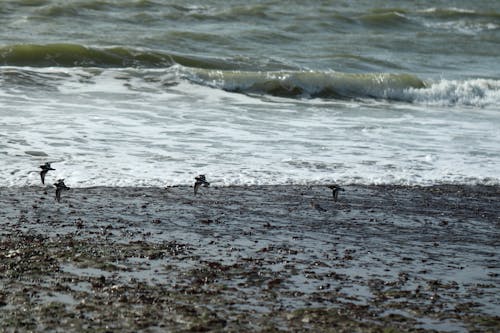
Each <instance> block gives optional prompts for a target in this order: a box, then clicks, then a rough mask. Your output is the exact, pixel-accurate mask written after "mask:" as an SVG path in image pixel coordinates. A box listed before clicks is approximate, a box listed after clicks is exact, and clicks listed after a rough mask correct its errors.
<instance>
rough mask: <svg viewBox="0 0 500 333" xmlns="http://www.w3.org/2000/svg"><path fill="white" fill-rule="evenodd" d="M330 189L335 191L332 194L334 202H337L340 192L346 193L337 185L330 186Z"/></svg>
mask: <svg viewBox="0 0 500 333" xmlns="http://www.w3.org/2000/svg"><path fill="white" fill-rule="evenodd" d="M328 188H329V189H331V190H332V191H333V192H332V194H333V201H335V202H337V199H338V197H339V192H340V191H342V192H344V191H345V190H344V189H343V188H342V187H340V186H338V185H336V184H333V185H329V186H328Z"/></svg>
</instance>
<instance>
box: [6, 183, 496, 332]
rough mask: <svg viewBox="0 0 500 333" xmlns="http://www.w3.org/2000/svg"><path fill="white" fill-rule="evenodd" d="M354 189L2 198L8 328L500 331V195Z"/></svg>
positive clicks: (38, 192)
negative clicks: (337, 194)
mask: <svg viewBox="0 0 500 333" xmlns="http://www.w3.org/2000/svg"><path fill="white" fill-rule="evenodd" d="M67 185H68V186H71V184H69V183H68V184H67ZM345 189H346V191H345V192H341V193H340V197H339V201H338V202H334V201H333V200H332V193H331V190H329V189H328V188H327V187H326V186H251V187H219V188H218V187H209V188H201V189H200V193H201V195H200V196H197V197H194V196H193V189H192V188H189V187H171V188H166V189H164V188H110V187H102V188H81V189H80V188H75V189H71V190H70V191H68V192H63V193H62V200H61V202H60V203H57V202H55V199H54V192H55V191H54V189H53V188H50V187H47V188H43V187H24V188H11V187H8V188H0V226H1V229H0V331H2V332H3V331H5V332H14V331H39V332H44V331H46V332H49V331H54V330H59V331H65V332H87V331H92V332H114V331H117V332H118V331H119V332H138V331H141V332H163V331H174V332H200V331H213V332H221V331H224V332H245V331H252V332H277V331H290V332H304V331H312V332H354V331H357V332H427V331H429V332H432V331H439V332H499V331H500V317H499V315H498V314H499V313H500V300H499V297H498V295H500V255H499V245H500V244H499V243H500V213H499V212H500V187H487V186H433V187H403V186H345Z"/></svg>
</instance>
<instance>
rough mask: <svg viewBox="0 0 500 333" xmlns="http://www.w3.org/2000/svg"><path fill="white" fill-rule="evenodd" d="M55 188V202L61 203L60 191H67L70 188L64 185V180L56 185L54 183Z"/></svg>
mask: <svg viewBox="0 0 500 333" xmlns="http://www.w3.org/2000/svg"><path fill="white" fill-rule="evenodd" d="M54 186H55V187H56V200H57V202H60V201H61V191H68V190H69V189H70V188H69V187H67V186H66V184H64V179H59V180H58V181H57V183H54Z"/></svg>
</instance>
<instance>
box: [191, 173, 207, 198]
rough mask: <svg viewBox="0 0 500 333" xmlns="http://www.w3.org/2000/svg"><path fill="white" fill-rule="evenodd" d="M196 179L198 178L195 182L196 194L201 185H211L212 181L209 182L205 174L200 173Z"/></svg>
mask: <svg viewBox="0 0 500 333" xmlns="http://www.w3.org/2000/svg"><path fill="white" fill-rule="evenodd" d="M194 179H195V180H196V181H195V182H194V195H196V193H197V192H198V188H200V186H203V187H207V186H208V185H210V183H209V182H207V179H206V178H205V175H199V176H198V177H194Z"/></svg>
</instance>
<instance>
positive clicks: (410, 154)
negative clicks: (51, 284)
mask: <svg viewBox="0 0 500 333" xmlns="http://www.w3.org/2000/svg"><path fill="white" fill-rule="evenodd" d="M0 19H1V22H2V25H3V29H2V30H1V31H0V37H1V38H0V139H1V141H0V156H1V159H2V167H1V168H0V186H25V185H41V183H40V176H39V174H38V172H39V170H40V169H39V165H41V164H43V163H45V162H47V161H51V162H53V164H52V166H53V167H54V168H55V169H56V171H51V172H49V173H48V174H47V180H46V181H47V183H46V184H52V183H53V182H55V181H56V180H57V179H58V178H64V179H65V182H66V184H67V185H68V186H70V187H89V186H169V185H191V184H192V182H193V180H194V177H195V176H196V175H198V174H206V175H207V180H208V181H209V182H211V183H212V184H213V185H221V186H224V185H253V184H323V183H330V182H338V183H342V184H405V185H433V184H486V185H498V184H500V62H499V60H500V58H499V55H498V50H499V45H500V2H495V1H475V2H473V3H471V2H469V1H437V2H436V1H418V2H400V1H356V2H350V1H312V2H307V4H306V3H303V2H300V1H290V2H286V3H285V2H280V1H272V0H263V1H253V2H248V1H239V0H236V1H229V2H226V1H224V2H223V1H194V2H191V3H190V4H185V3H184V2H181V1H152V0H151V1H132V0H125V1H111V0H100V1H97V0H95V1H55V0H38V1H37V0H30V1H28V0H26V1H5V2H4V3H2V8H1V9H0Z"/></svg>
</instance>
